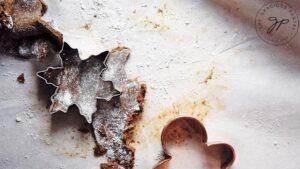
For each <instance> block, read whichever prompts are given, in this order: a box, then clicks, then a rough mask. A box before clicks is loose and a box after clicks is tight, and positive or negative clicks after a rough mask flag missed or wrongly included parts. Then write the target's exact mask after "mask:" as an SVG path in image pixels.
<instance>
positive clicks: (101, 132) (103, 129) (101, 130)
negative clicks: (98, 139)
mask: <svg viewBox="0 0 300 169" xmlns="http://www.w3.org/2000/svg"><path fill="white" fill-rule="evenodd" d="M98 131H99V134H100V135H101V136H102V137H106V136H107V134H106V130H105V128H104V127H103V126H102V127H100V128H99V130H98Z"/></svg>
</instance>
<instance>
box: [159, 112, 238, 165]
mask: <svg viewBox="0 0 300 169" xmlns="http://www.w3.org/2000/svg"><path fill="white" fill-rule="evenodd" d="M161 142H162V147H163V151H164V153H165V155H166V158H165V159H164V160H162V161H160V162H159V163H158V164H157V165H156V166H155V167H154V169H180V168H188V169H200V168H205V169H228V168H229V167H230V166H231V165H232V164H233V162H234V160H235V151H234V149H233V147H232V146H230V145H229V144H226V143H217V144H208V143H207V133H206V129H205V127H204V126H203V124H202V123H201V122H200V121H198V120H197V119H195V118H192V117H179V118H176V119H174V120H172V121H171V122H170V123H169V124H167V125H166V126H165V128H164V129H163V131H162V134H161Z"/></svg>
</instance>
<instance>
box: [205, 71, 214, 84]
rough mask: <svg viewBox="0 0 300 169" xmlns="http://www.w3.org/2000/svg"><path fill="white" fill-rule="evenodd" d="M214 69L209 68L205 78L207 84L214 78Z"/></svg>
mask: <svg viewBox="0 0 300 169" xmlns="http://www.w3.org/2000/svg"><path fill="white" fill-rule="evenodd" d="M213 74H214V70H213V69H211V70H209V72H208V74H207V76H206V78H205V79H204V83H205V84H207V82H208V81H210V80H211V79H212V78H213Z"/></svg>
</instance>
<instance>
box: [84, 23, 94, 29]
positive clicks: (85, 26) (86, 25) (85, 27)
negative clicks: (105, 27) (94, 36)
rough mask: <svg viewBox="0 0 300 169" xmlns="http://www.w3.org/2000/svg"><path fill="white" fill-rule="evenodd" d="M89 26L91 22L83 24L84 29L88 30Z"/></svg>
mask: <svg viewBox="0 0 300 169" xmlns="http://www.w3.org/2000/svg"><path fill="white" fill-rule="evenodd" d="M91 27H92V24H91V23H87V24H85V25H83V28H84V29H86V30H90V29H91Z"/></svg>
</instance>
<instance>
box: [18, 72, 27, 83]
mask: <svg viewBox="0 0 300 169" xmlns="http://www.w3.org/2000/svg"><path fill="white" fill-rule="evenodd" d="M17 81H18V82H19V83H25V76H24V73H21V74H20V75H19V76H18V77H17Z"/></svg>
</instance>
